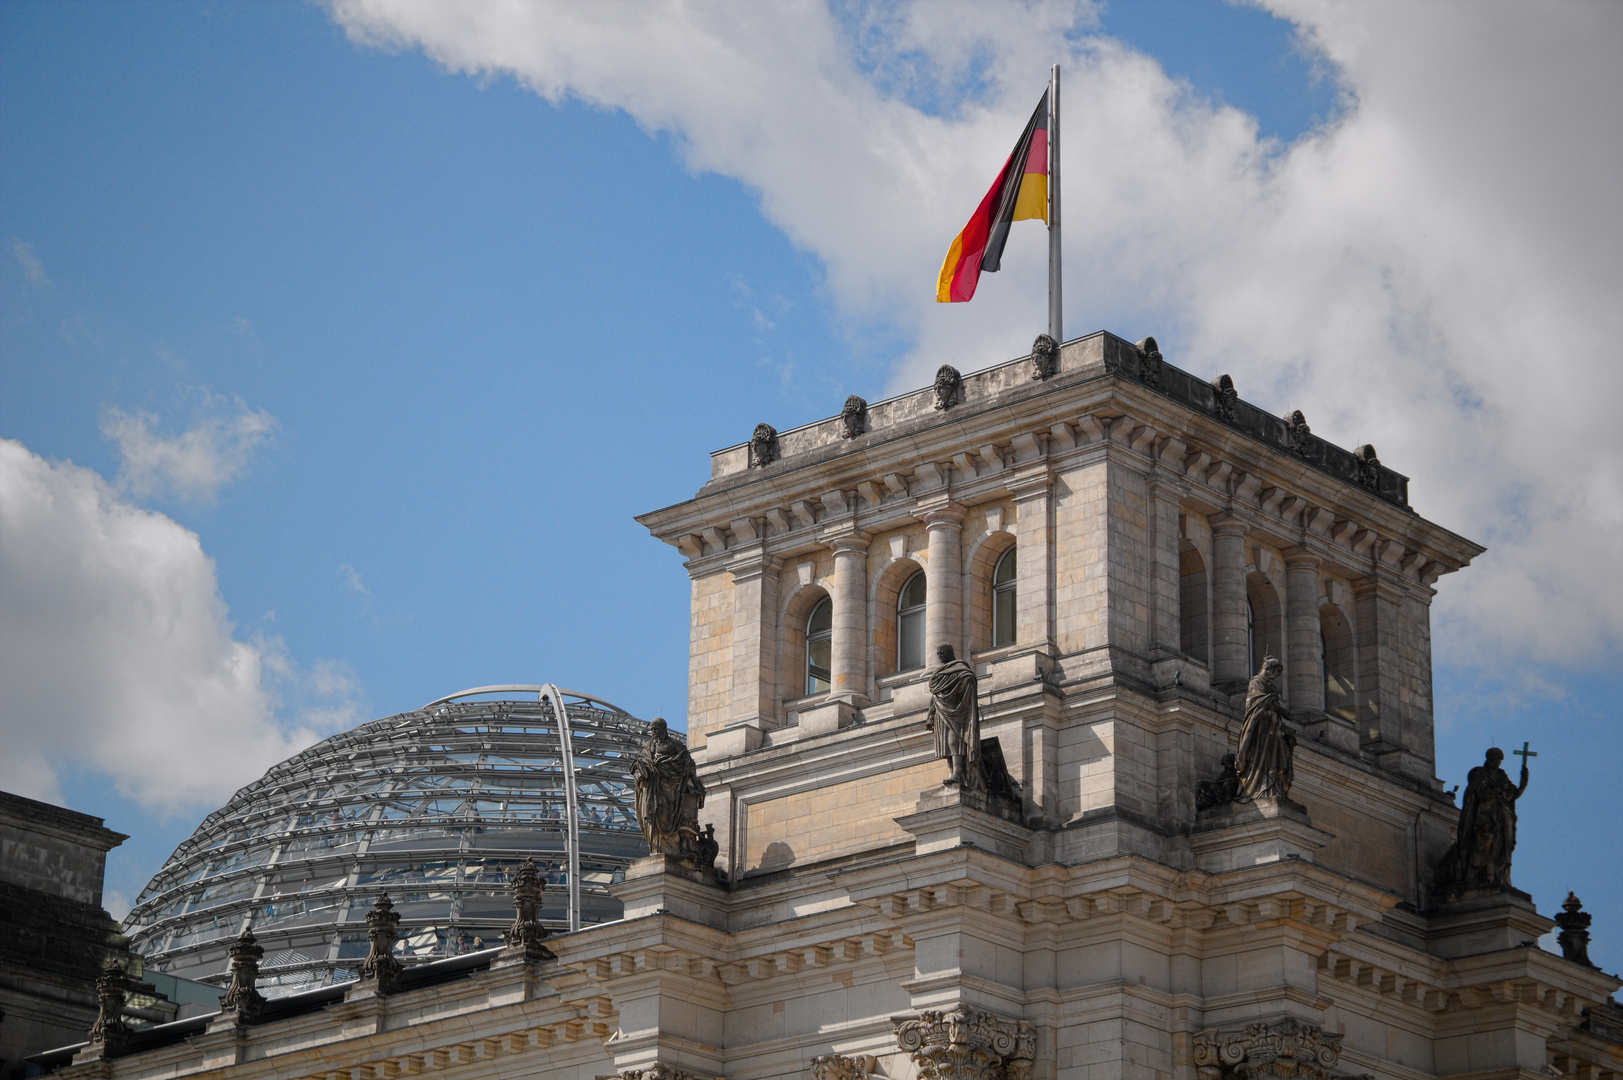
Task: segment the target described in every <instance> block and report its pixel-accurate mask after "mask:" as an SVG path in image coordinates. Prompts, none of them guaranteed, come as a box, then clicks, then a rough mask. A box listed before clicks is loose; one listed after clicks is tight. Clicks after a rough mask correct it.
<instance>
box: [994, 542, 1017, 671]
mask: <svg viewBox="0 0 1623 1080" xmlns="http://www.w3.org/2000/svg"><path fill="white" fill-rule="evenodd" d="M1014 579H1015V565H1014V548H1010V549H1009V550H1008V551H1006V552H1004V553H1003V558H1001V559H999V560H998V561H997V568H996V569H995V570H993V571H992V647H993V648H994V649H995V648H997V647H998V646H999V645H1013V644H1014Z"/></svg>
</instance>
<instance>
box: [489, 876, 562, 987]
mask: <svg viewBox="0 0 1623 1080" xmlns="http://www.w3.org/2000/svg"><path fill="white" fill-rule="evenodd" d="M546 888H547V886H546V882H544V881H542V880H541V869H540V867H538V866H536V865H535V862H534V860H532V859H525V860H524V861H523V862H522V863H520V864H519V868H518V874H517V875H515V876H514V878H513V925H511V926H509V927H508V928H507V929H506V930H505V931H504V932H503V933H502V937H503V939H505V940H506V942H507V952H509V953H512V954H514V955H515V956H517V957H520V958H522V959H523V960H524V961H525V962H526V963H536V962H538V961H541V960H555V959H557V957H556V956H555V955H554V954H553V951H552V950H551V949H549V948H547V947H546V946H545V945H543V944H542V943H541V942H542V939H544V938H545V937H546V936H547V935H548V934H549V933H551V931H549V930H548V929H547V928H546V926H545V925H544V924H543V923H542V922H541V898H542V896H543V895H544V894H545V892H546Z"/></svg>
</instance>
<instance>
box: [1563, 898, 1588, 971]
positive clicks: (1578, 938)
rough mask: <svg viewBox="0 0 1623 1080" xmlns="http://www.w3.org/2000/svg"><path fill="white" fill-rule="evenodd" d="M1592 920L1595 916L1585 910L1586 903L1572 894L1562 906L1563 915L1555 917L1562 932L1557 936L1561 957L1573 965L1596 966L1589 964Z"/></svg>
mask: <svg viewBox="0 0 1623 1080" xmlns="http://www.w3.org/2000/svg"><path fill="white" fill-rule="evenodd" d="M1592 918H1594V916H1592V915H1590V914H1589V913H1588V912H1587V911H1585V910H1584V902H1583V901H1582V900H1580V899H1578V897H1577V895H1576V894H1575V893H1570V892H1569V893H1567V898H1566V900H1564V901H1563V902H1562V904H1561V914H1559V915H1557V916H1556V917H1555V925H1557V926H1559V927H1560V928H1561V932H1560V933H1559V934H1557V935H1555V943H1556V944H1557V945H1559V946H1561V955H1562V956H1563V957H1565V958H1566V959H1568V960H1571V961H1572V962H1573V963H1576V964H1582V965H1583V966H1584V967H1591V968H1592V967H1594V966H1595V965H1594V964H1592V963H1590V962H1589V923H1590V920H1591V919H1592Z"/></svg>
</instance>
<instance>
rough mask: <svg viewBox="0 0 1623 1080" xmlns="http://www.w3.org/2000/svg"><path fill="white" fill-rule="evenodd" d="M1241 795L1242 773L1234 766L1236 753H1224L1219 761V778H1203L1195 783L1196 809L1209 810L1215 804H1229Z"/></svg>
mask: <svg viewBox="0 0 1623 1080" xmlns="http://www.w3.org/2000/svg"><path fill="white" fill-rule="evenodd" d="M1239 797H1240V774H1239V773H1238V772H1237V771H1236V770H1235V768H1234V755H1233V754H1224V755H1223V760H1222V761H1221V762H1219V763H1218V769H1217V779H1215V780H1202V781H1200V782H1199V783H1198V784H1196V785H1195V809H1196V810H1208V809H1210V808H1212V807H1214V806H1227V805H1228V804H1229V803H1231V802H1233V801H1234V800H1235V799H1238V798H1239Z"/></svg>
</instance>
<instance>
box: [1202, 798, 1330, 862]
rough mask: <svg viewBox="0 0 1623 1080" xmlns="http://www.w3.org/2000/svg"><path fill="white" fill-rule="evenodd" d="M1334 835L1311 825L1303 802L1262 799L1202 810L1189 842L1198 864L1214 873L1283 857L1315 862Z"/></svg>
mask: <svg viewBox="0 0 1623 1080" xmlns="http://www.w3.org/2000/svg"><path fill="white" fill-rule="evenodd" d="M1334 839H1335V835H1334V834H1333V833H1327V832H1325V831H1324V830H1322V829H1316V828H1314V827H1313V824H1312V822H1310V821H1309V820H1308V817H1307V809H1306V808H1305V807H1303V806H1302V805H1301V804H1300V803H1295V802H1292V801H1291V800H1289V799H1270V798H1258V799H1254V800H1252V801H1251V802H1243V803H1241V802H1235V803H1228V804H1226V805H1223V806H1213V807H1210V808H1209V809H1206V810H1202V811H1201V812H1200V813H1199V814H1198V815H1197V816H1196V818H1195V831H1194V833H1193V834H1192V835H1191V836H1190V837H1189V846H1190V848H1191V849H1192V850H1193V851H1194V853H1195V862H1196V865H1198V866H1199V867H1200V868H1201V869H1202V870H1205V871H1207V872H1209V873H1214V874H1216V873H1222V872H1224V871H1226V870H1238V869H1240V868H1242V867H1246V866H1260V865H1262V864H1264V863H1275V862H1280V861H1282V860H1285V859H1301V860H1302V861H1303V862H1312V861H1313V856H1314V853H1315V852H1317V851H1318V850H1319V849H1320V848H1322V847H1323V846H1324V845H1325V844H1328V843H1329V842H1330V841H1331V840H1334Z"/></svg>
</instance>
